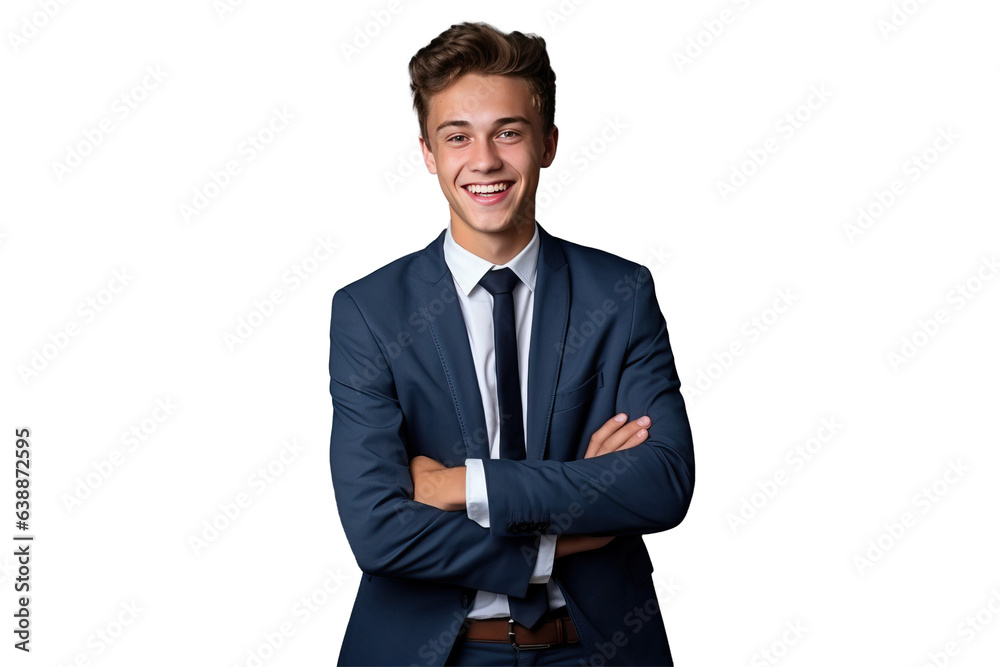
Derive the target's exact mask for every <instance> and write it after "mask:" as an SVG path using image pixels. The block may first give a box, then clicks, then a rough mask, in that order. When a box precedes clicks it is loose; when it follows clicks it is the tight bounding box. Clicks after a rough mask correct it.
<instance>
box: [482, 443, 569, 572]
mask: <svg viewBox="0 0 1000 667" xmlns="http://www.w3.org/2000/svg"><path fill="white" fill-rule="evenodd" d="M465 513H466V515H467V516H468V517H469V518H470V519H472V520H473V521H475V522H476V523H478V524H479V525H480V526H482V527H483V528H489V527H490V500H489V498H488V497H487V495H486V471H485V470H483V461H482V459H465ZM553 553H555V549H554V548H553ZM550 569H551V566H550Z"/></svg>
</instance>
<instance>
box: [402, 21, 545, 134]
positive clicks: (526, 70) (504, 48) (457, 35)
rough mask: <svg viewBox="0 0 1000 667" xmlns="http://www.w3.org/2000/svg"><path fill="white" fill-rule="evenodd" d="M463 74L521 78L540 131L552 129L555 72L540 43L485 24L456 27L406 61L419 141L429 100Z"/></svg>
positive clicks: (422, 132) (543, 43)
mask: <svg viewBox="0 0 1000 667" xmlns="http://www.w3.org/2000/svg"><path fill="white" fill-rule="evenodd" d="M465 74H482V75H501V76H512V77H517V78H520V79H523V80H524V81H525V82H527V84H528V88H529V90H530V91H531V97H532V102H533V103H534V106H535V109H537V110H538V112H539V113H540V114H541V116H542V122H543V123H544V127H543V130H544V132H546V133H548V132H549V130H551V129H552V127H553V126H554V125H555V114H556V74H555V72H553V71H552V67H551V65H549V54H548V53H547V52H546V50H545V40H544V39H542V38H541V37H539V36H538V35H534V34H527V35H525V34H524V33H521V32H518V31H516V30H515V31H514V32H511V33H504V32H501V31H499V30H497V29H496V28H494V27H493V26H491V25H489V24H488V23H458V24H456V25H453V26H451V27H450V28H448V29H447V30H445V31H444V32H442V33H441V34H440V35H438V36H437V37H435V38H434V39H432V40H431V42H430V43H429V44H428V45H427V46H425V47H423V48H422V49H420V50H419V51H417V53H416V54H415V55H414V56H413V57H412V58H411V59H410V91H411V92H412V93H413V108H414V109H415V110H416V112H417V121H418V122H419V123H420V134H421V136H422V137H423V138H424V141H425V142H429V141H430V137H429V136H428V134H427V111H428V107H429V105H430V99H431V96H432V95H434V94H435V93H439V92H441V91H442V90H444V89H445V88H447V87H448V86H450V85H451V84H452V83H454V82H455V80H456V79H458V78H459V77H461V76H463V75H465Z"/></svg>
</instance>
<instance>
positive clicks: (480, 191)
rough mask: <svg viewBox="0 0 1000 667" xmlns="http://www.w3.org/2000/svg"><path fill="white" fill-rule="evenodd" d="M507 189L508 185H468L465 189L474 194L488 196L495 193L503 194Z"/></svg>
mask: <svg viewBox="0 0 1000 667" xmlns="http://www.w3.org/2000/svg"><path fill="white" fill-rule="evenodd" d="M507 187H508V185H507V184H506V183H497V184H495V185H466V186H465V189H466V190H468V191H469V192H471V193H473V194H477V195H488V194H492V193H494V192H503V191H504V190H506V189H507Z"/></svg>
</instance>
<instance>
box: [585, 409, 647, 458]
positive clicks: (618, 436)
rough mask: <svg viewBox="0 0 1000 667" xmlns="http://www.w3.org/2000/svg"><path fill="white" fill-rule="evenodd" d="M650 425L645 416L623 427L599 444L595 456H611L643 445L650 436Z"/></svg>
mask: <svg viewBox="0 0 1000 667" xmlns="http://www.w3.org/2000/svg"><path fill="white" fill-rule="evenodd" d="M649 425H650V419H649V417H648V416H646V415H643V416H642V417H640V418H639V419H636V420H634V421H631V422H629V423H628V424H626V425H625V426H622V427H621V428H619V429H618V430H617V431H615V432H614V433H612V434H611V435H609V436H608V437H607V438H606V439H605V440H604V442H602V443H599V444H598V446H597V447H596V448H595V450H596V453H595V456H601V455H603V454H610V453H611V452H615V451H618V450H619V449H628V448H630V447H635V446H636V445H639V444H642V443H643V442H644V441H645V439H646V437H647V436H648V435H649V432H648V430H647V429H648V428H649ZM626 445H627V446H626Z"/></svg>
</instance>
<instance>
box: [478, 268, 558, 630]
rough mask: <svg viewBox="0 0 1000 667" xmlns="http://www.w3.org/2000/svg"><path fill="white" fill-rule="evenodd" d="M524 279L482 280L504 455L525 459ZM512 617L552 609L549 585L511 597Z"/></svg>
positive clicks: (524, 619) (504, 273)
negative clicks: (517, 309) (520, 347)
mask: <svg viewBox="0 0 1000 667" xmlns="http://www.w3.org/2000/svg"><path fill="white" fill-rule="evenodd" d="M518 282H520V279H519V278H518V277H517V275H515V274H514V272H513V271H511V270H510V269H499V270H496V271H492V270H491V271H487V272H486V275H485V276H483V278H482V279H481V280H480V281H479V284H480V285H482V286H483V288H484V289H485V290H486V291H487V292H489V293H490V294H492V295H493V341H494V348H493V356H494V358H495V359H496V371H497V403H498V404H499V408H500V458H502V459H513V460H515V461H521V460H524V458H525V446H524V423H523V413H522V411H521V380H520V377H519V373H518V364H517V328H516V327H515V324H514V286H515V285H517V284H518ZM507 602H508V604H509V605H510V616H511V618H513V619H514V620H515V621H517V622H518V623H520V624H521V625H524V626H526V627H529V628H530V627H533V626H534V625H535V624H537V623H538V621H539V620H540V619H541V618H542V616H543V615H544V614H545V612H546V611H548V608H549V603H548V596H547V594H546V590H545V584H528V591H527V593H526V594H525V597H523V598H515V597H508V598H507Z"/></svg>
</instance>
